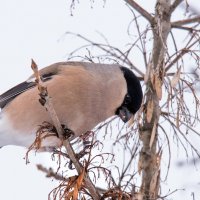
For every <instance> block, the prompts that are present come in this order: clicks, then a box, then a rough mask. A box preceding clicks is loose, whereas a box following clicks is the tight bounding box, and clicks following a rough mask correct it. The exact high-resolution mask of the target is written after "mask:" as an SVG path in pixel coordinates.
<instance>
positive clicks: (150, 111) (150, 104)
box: [147, 99, 154, 123]
mask: <svg viewBox="0 0 200 200" xmlns="http://www.w3.org/2000/svg"><path fill="white" fill-rule="evenodd" d="M153 107H154V103H153V100H152V99H151V100H149V101H148V103H147V122H148V123H150V122H151V119H152V116H153Z"/></svg>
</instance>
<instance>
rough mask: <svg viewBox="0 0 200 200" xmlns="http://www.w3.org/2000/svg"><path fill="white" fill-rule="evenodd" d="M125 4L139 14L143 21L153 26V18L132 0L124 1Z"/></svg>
mask: <svg viewBox="0 0 200 200" xmlns="http://www.w3.org/2000/svg"><path fill="white" fill-rule="evenodd" d="M124 1H125V2H126V3H127V4H129V5H130V6H131V7H133V8H134V9H135V10H137V12H139V13H140V14H141V15H142V16H143V17H144V18H145V19H147V20H148V21H149V22H150V24H153V22H154V18H153V17H152V16H151V14H149V13H148V12H147V11H146V10H145V9H144V8H142V7H141V6H140V5H139V4H137V3H136V2H135V1H134V0H124Z"/></svg>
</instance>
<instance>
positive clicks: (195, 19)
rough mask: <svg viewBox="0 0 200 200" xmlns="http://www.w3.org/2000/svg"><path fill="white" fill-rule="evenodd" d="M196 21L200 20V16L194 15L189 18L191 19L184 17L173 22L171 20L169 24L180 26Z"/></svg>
mask: <svg viewBox="0 0 200 200" xmlns="http://www.w3.org/2000/svg"><path fill="white" fill-rule="evenodd" d="M196 22H198V23H199V22H200V16H198V17H194V18H191V19H184V20H179V21H175V22H172V23H171V25H172V27H177V26H182V25H186V24H191V23H196Z"/></svg>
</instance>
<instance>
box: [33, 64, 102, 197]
mask: <svg viewBox="0 0 200 200" xmlns="http://www.w3.org/2000/svg"><path fill="white" fill-rule="evenodd" d="M31 68H32V70H33V71H34V74H35V77H36V83H37V85H38V90H39V91H40V94H39V95H40V97H41V101H42V105H43V106H44V107H45V108H46V109H47V111H48V114H49V115H50V118H51V120H52V122H53V125H54V126H55V128H56V130H57V133H58V136H59V138H60V139H61V140H62V142H63V146H64V147H65V149H66V151H67V153H68V155H69V158H70V160H71V161H72V162H73V164H74V166H75V168H76V170H77V172H78V174H79V175H80V174H81V173H82V171H83V167H82V165H81V164H80V163H79V161H78V159H77V158H76V154H75V152H74V150H73V148H72V146H71V144H70V142H69V140H68V139H66V137H65V136H64V131H63V129H62V126H61V123H60V121H59V119H58V116H57V114H56V111H55V109H54V107H53V104H52V102H51V99H50V97H49V95H48V91H47V88H46V87H44V86H43V83H42V80H41V78H40V75H39V71H38V67H37V65H36V63H35V62H34V60H32V63H31ZM41 101H40V102H41ZM84 182H85V186H86V187H87V189H88V190H89V192H90V194H91V196H92V197H93V199H97V200H98V199H99V198H100V195H99V193H98V192H97V190H96V188H95V186H94V185H93V183H92V181H91V180H90V178H89V177H88V176H85V177H84Z"/></svg>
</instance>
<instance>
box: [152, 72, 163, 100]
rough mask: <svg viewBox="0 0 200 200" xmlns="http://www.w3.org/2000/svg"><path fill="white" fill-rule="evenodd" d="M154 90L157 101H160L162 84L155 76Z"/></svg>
mask: <svg viewBox="0 0 200 200" xmlns="http://www.w3.org/2000/svg"><path fill="white" fill-rule="evenodd" d="M154 88H155V90H156V94H157V97H158V99H159V100H161V99H162V82H161V80H160V78H159V77H158V76H157V75H156V76H155V82H154Z"/></svg>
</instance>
